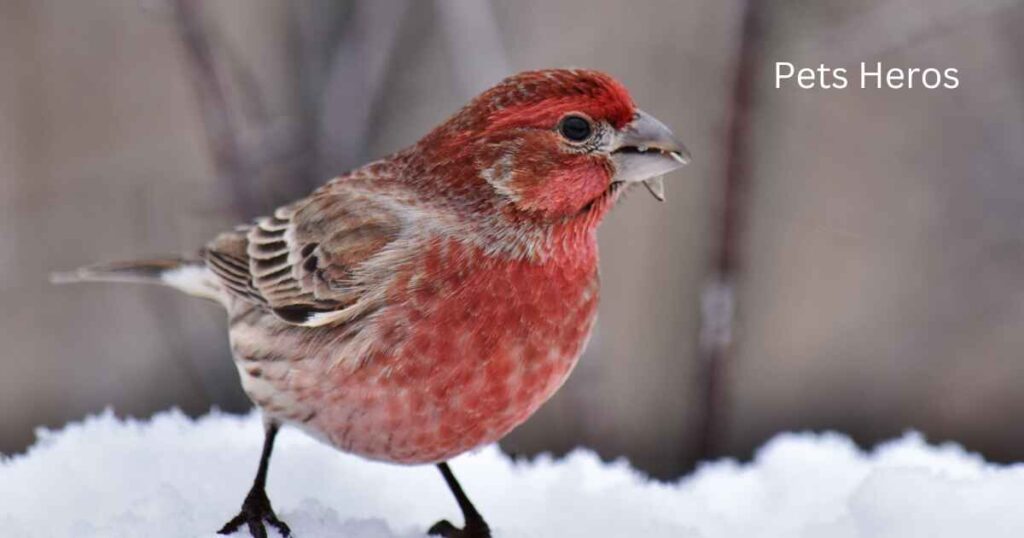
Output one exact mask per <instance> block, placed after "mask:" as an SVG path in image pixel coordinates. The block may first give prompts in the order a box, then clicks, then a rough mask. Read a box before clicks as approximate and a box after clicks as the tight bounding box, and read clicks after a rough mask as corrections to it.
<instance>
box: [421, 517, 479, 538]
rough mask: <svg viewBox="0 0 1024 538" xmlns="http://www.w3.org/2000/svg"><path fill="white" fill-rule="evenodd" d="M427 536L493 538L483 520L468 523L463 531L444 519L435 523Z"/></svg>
mask: <svg viewBox="0 0 1024 538" xmlns="http://www.w3.org/2000/svg"><path fill="white" fill-rule="evenodd" d="M427 534H429V535H431V536H441V537H442V538H491V529H490V528H489V527H488V526H487V523H485V522H484V521H483V519H480V520H475V521H474V520H471V521H467V522H466V526H465V527H463V528H461V529H460V528H458V527H456V526H455V525H452V523H451V522H450V521H448V520H447V519H442V520H441V521H438V522H437V523H434V525H433V526H432V527H430V530H428V531H427Z"/></svg>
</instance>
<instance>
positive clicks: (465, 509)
mask: <svg viewBox="0 0 1024 538" xmlns="http://www.w3.org/2000/svg"><path fill="white" fill-rule="evenodd" d="M437 468H438V469H439V470H440V471H441V476H444V481H445V482H446V483H447V484H448V489H450V490H452V495H455V500H456V501H457V502H458V503H459V508H460V509H461V510H462V519H463V521H464V522H465V523H464V524H463V527H462V528H461V529H460V528H458V527H456V526H455V525H452V524H451V522H449V521H448V520H447V519H443V520H441V521H438V522H437V523H435V524H434V526H433V527H430V530H429V531H427V532H428V533H429V534H432V535H434V536H443V537H444V538H490V537H491V528H490V527H488V526H487V522H486V521H484V518H483V517H482V516H481V515H480V512H477V511H476V507H474V506H473V503H472V502H470V501H469V497H467V496H466V493H465V492H464V491H462V486H460V485H459V481H458V480H456V479H455V475H454V474H452V470H451V469H449V468H448V463H447V462H441V463H438V464H437Z"/></svg>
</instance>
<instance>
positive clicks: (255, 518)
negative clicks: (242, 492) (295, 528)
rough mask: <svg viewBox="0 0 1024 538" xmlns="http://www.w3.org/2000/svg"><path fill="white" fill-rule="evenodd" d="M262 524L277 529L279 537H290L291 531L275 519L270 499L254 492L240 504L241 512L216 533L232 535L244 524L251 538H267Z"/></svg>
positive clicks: (265, 529)
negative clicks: (267, 524)
mask: <svg viewBox="0 0 1024 538" xmlns="http://www.w3.org/2000/svg"><path fill="white" fill-rule="evenodd" d="M264 523H269V524H270V526H272V527H274V528H275V529H277V532H279V533H281V536H283V537H285V538H288V536H291V533H292V530H291V529H290V528H288V525H287V524H285V522H284V521H281V520H280V519H277V514H275V513H274V509H273V508H271V506H270V499H268V498H267V494H266V493H265V492H263V491H258V490H254V491H251V492H249V495H248V496H246V498H245V502H243V503H242V511H241V512H239V513H238V515H237V516H235V517H233V518H231V521H228V522H227V523H225V524H224V526H223V527H221V529H220V530H219V531H217V534H234V532H235V531H237V530H238V529H239V528H240V527H241V526H242V524H245V525H246V526H247V527H249V534H251V535H252V537H253V538H267V528H266V527H265V526H264Z"/></svg>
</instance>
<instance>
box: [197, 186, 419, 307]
mask: <svg viewBox="0 0 1024 538" xmlns="http://www.w3.org/2000/svg"><path fill="white" fill-rule="evenodd" d="M360 185H362V186H363V187H365V184H364V183H358V184H356V183H349V182H346V181H344V180H336V181H334V182H332V183H329V184H328V185H325V186H324V187H323V188H321V189H320V190H318V191H317V192H315V193H313V195H311V196H310V197H308V198H306V199H303V200H300V201H299V202H296V203H293V204H291V205H288V206H285V207H282V208H280V209H278V210H277V211H275V212H274V215H273V216H270V217H263V218H260V219H257V220H256V222H255V223H254V224H253V225H252V226H248V227H244V228H239V229H238V230H236V231H235V232H230V233H227V234H222V235H221V236H220V237H218V238H217V239H215V240H214V241H213V242H212V243H210V244H209V245H208V246H207V249H206V251H205V257H206V260H207V264H208V265H209V266H210V268H211V269H212V270H213V272H214V273H215V274H216V275H217V277H218V278H219V279H220V280H221V281H222V283H223V284H224V286H225V288H227V289H228V291H229V292H230V293H231V294H233V295H234V296H235V297H238V298H240V299H242V300H245V301H247V302H252V303H257V304H260V305H262V306H265V307H266V308H268V309H269V310H270V311H271V312H273V313H274V315H276V316H277V317H278V318H280V319H282V320H283V321H286V322H288V323H292V324H296V325H307V326H316V325H321V324H326V323H330V322H332V321H335V320H337V319H339V318H340V317H343V316H342V315H341V314H343V313H344V311H345V310H346V309H348V308H350V307H353V306H354V305H356V303H358V302H359V301H360V299H362V298H363V296H364V295H365V294H364V292H363V290H365V289H366V283H365V282H360V281H359V279H360V278H363V277H365V272H359V271H357V270H358V269H359V268H360V267H361V266H362V265H363V264H364V263H365V262H367V261H368V260H370V259H371V258H373V257H374V256H376V255H378V254H379V253H381V252H382V251H383V250H384V249H385V248H386V247H387V246H388V245H389V244H391V243H392V242H393V241H394V240H395V239H396V238H397V237H398V236H399V234H400V232H401V229H402V223H401V221H400V220H399V219H398V218H397V216H396V215H395V213H394V210H390V209H387V208H386V207H384V206H383V205H382V204H381V203H378V202H375V201H374V197H373V191H372V190H367V189H365V188H360ZM357 275H358V276H357Z"/></svg>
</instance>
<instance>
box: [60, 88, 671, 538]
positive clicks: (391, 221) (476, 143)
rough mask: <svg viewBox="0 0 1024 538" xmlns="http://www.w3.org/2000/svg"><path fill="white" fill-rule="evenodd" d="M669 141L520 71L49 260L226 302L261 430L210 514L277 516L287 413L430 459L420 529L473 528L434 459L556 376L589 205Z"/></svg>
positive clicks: (518, 417) (541, 394)
mask: <svg viewBox="0 0 1024 538" xmlns="http://www.w3.org/2000/svg"><path fill="white" fill-rule="evenodd" d="M689 161H690V154H689V153H688V151H687V150H686V148H685V147H684V146H683V144H682V143H681V142H679V141H678V140H677V139H676V137H675V135H674V134H673V133H672V131H671V130H670V129H669V128H668V127H667V126H666V125H665V124H664V123H662V122H661V121H659V120H657V119H656V118H655V117H654V116H652V115H650V114H648V113H646V112H644V111H643V110H641V109H640V108H638V107H637V105H636V104H635V103H634V101H633V99H632V97H631V95H630V93H629V92H628V90H627V89H626V88H625V86H623V84H622V83H620V82H619V81H618V80H616V79H615V78H613V77H612V76H611V75H608V74H606V73H604V72H601V71H596V70H588V69H545V70H536V71H526V72H522V73H519V74H516V75H512V76H510V77H508V78H506V79H504V80H502V81H501V82H499V83H498V84H497V85H495V86H494V87H492V88H490V89H488V90H486V91H484V92H483V93H481V94H480V95H478V96H477V97H475V98H474V99H472V100H471V101H470V102H469V103H468V104H466V105H465V106H464V107H462V108H461V109H460V110H458V111H457V112H456V113H454V115H452V116H451V117H450V118H449V119H447V120H446V121H444V122H443V123H441V124H440V125H439V126H437V127H436V128H434V129H433V130H431V131H429V132H428V134H426V135H425V136H424V137H423V138H422V139H420V140H419V141H418V142H417V143H415V144H413V145H412V146H410V147H408V148H406V149H402V150H399V151H397V152H395V153H393V154H391V155H389V156H387V157H385V158H382V159H380V160H377V161H373V162H370V163H369V164H366V165H364V166H362V167H360V168H357V169H355V170H352V171H350V172H348V173H345V174H343V175H341V176H339V177H336V178H334V179H332V180H330V181H328V182H326V183H324V184H323V185H321V186H320V187H319V188H317V189H316V190H314V191H313V192H312V193H311V194H309V195H308V196H307V197H305V198H302V199H300V200H297V201H295V202H293V203H290V204H287V205H284V206H283V207H280V208H278V209H276V210H275V211H273V213H272V214H270V215H267V216H264V217H260V218H256V219H253V220H252V221H250V222H249V223H247V224H244V225H240V226H238V227H236V228H234V229H233V230H230V231H227V232H224V233H221V234H220V235H218V236H216V237H214V238H213V239H212V240H211V241H210V242H209V243H207V244H206V245H205V246H203V247H202V248H199V249H197V250H196V251H195V252H194V253H191V254H188V255H174V256H168V257H164V258H155V259H145V260H138V261H128V262H115V263H103V264H97V265H90V266H85V267H81V268H79V269H76V270H73V271H70V272H65V273H59V274H56V275H55V276H54V278H53V280H54V281H55V282H61V283H63V282H83V281H110V282H139V283H149V284H158V285H162V286H167V287H170V288H174V289H177V290H179V291H182V292H184V293H186V294H189V295H192V296H196V297H200V298H204V299H208V300H210V301H213V302H215V303H218V304H219V305H221V306H222V307H223V308H224V309H225V310H226V311H227V316H228V327H229V330H228V333H229V334H228V336H229V340H230V347H231V352H232V356H233V359H234V363H235V366H236V368H237V371H238V375H239V378H240V381H241V385H242V388H243V389H244V391H245V393H246V395H247V396H248V398H249V399H250V400H251V401H252V403H253V404H254V405H255V406H256V407H257V408H258V409H259V410H260V412H261V415H262V417H263V424H264V440H263V450H262V454H261V456H260V459H259V465H258V467H257V473H256V477H255V479H254V481H253V484H252V486H251V488H250V490H249V492H248V494H247V495H246V497H245V499H244V501H243V503H242V507H241V510H240V511H239V513H238V514H237V515H236V516H235V517H233V518H231V520H230V521H228V522H227V523H226V524H225V525H224V526H223V527H222V528H221V529H220V530H219V531H218V532H219V533H221V534H232V533H234V532H236V531H238V530H239V529H240V528H242V526H243V525H244V526H246V527H247V529H248V531H249V532H250V534H251V535H252V536H254V537H265V536H266V535H267V525H269V526H270V527H272V528H275V529H276V530H277V531H278V532H279V533H280V534H281V535H283V536H288V535H290V533H291V531H290V528H289V527H288V525H287V524H286V523H285V522H283V521H281V520H280V519H279V518H278V516H277V515H276V513H275V512H274V510H273V507H272V505H271V503H270V500H269V497H268V496H267V492H266V483H267V474H268V467H269V463H270V459H271V454H272V451H273V447H274V439H275V438H276V435H277V433H278V431H279V429H280V428H281V427H282V426H286V425H287V426H292V427H296V428H297V429H299V430H301V431H303V432H305V433H307V434H308V435H310V436H312V437H314V438H316V439H318V440H320V441H322V442H324V443H326V444H328V445H330V446H332V447H334V448H336V449H338V450H340V451H343V452H346V453H351V454H355V455H358V456H361V457H364V458H367V459H371V460H377V461H383V462H390V463H394V464H402V465H436V466H437V468H438V470H439V471H440V473H441V475H442V478H443V479H444V481H445V482H446V484H447V486H448V488H449V489H450V490H451V492H452V494H453V496H454V497H455V500H456V502H457V504H458V506H459V508H460V510H461V512H462V516H463V525H462V527H457V526H456V525H454V524H453V523H451V522H449V521H447V520H442V521H439V522H437V523H436V524H434V525H433V526H432V527H430V528H429V530H428V532H429V533H430V534H432V535H437V536H443V537H448V538H485V537H489V536H490V535H491V530H490V526H489V525H488V523H487V522H486V521H485V519H484V518H483V516H482V515H481V513H480V512H479V511H478V510H477V508H476V507H475V506H474V505H473V503H472V502H471V501H470V499H469V497H468V496H467V494H466V493H465V492H464V490H463V489H462V487H461V485H460V484H459V482H458V480H457V479H456V478H455V475H454V474H453V473H452V471H451V468H450V467H449V465H448V463H447V462H448V460H450V459H451V458H453V457H455V456H457V455H459V454H462V453H465V452H467V451H470V450H473V449H475V448H477V447H480V446H482V445H485V444H489V443H493V442H496V441H498V440H500V439H501V438H502V437H504V436H505V435H506V434H507V433H509V431H511V430H512V429H513V428H515V427H516V426H518V425H519V424H521V423H523V422H524V421H525V420H526V419H527V418H529V417H530V416H531V415H532V414H533V413H534V412H535V411H536V410H537V409H538V408H539V407H540V406H541V404H543V403H544V402H545V401H546V400H548V399H549V398H550V397H551V396H552V395H553V394H554V393H555V391H557V390H558V389H559V387H561V386H562V384H563V382H565V380H566V378H567V377H568V376H569V373H570V372H571V370H572V369H573V367H574V366H575V365H576V363H577V361H578V359H579V357H580V355H581V353H582V352H583V349H584V347H585V345H586V343H587V341H588V339H589V337H590V334H591V331H592V329H593V327H594V321H595V317H596V313H597V305H598V295H599V278H598V247H597V239H596V230H597V227H598V224H599V223H600V222H601V221H602V219H603V217H604V216H605V215H606V214H607V213H608V212H609V210H610V209H611V208H612V207H613V206H614V205H615V204H616V202H617V201H618V200H619V199H621V198H622V196H623V194H624V193H625V192H626V191H628V190H630V189H631V188H633V187H635V186H638V185H644V187H645V188H646V189H647V190H648V191H649V192H650V194H652V195H653V196H654V197H655V198H656V199H658V200H659V201H663V200H664V184H663V180H662V176H663V175H665V174H667V173H669V172H673V171H675V170H676V169H678V168H680V167H681V166H683V165H684V164H687V163H688V162H689Z"/></svg>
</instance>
